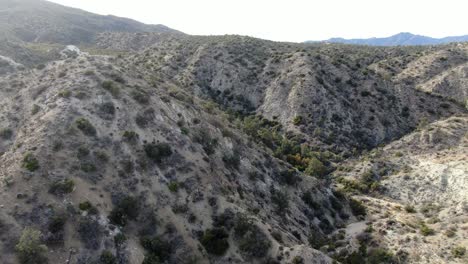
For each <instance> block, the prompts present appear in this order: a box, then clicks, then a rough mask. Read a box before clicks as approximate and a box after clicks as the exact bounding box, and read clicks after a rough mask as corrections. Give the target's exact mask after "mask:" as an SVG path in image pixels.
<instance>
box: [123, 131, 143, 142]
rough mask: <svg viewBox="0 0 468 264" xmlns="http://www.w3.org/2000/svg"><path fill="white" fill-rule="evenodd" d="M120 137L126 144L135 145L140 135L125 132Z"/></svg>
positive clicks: (133, 132)
mask: <svg viewBox="0 0 468 264" xmlns="http://www.w3.org/2000/svg"><path fill="white" fill-rule="evenodd" d="M122 137H123V139H124V140H125V141H126V142H129V143H132V144H135V143H136V142H138V140H139V138H140V135H138V133H136V132H135V131H125V132H124V133H123V135H122Z"/></svg>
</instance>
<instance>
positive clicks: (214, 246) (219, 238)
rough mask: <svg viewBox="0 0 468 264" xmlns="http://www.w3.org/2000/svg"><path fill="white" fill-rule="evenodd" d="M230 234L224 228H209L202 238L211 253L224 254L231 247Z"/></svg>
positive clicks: (202, 242)
mask: <svg viewBox="0 0 468 264" xmlns="http://www.w3.org/2000/svg"><path fill="white" fill-rule="evenodd" d="M228 238H229V234H228V233H227V232H226V230H225V229H224V228H213V229H207V230H206V231H205V233H204V234H203V236H202V238H201V239H200V242H201V244H202V245H203V247H204V248H205V249H206V251H207V252H208V253H209V254H212V255H216V256H222V255H224V253H226V251H227V250H228V248H229V242H228Z"/></svg>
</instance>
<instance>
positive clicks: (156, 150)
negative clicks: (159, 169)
mask: <svg viewBox="0 0 468 264" xmlns="http://www.w3.org/2000/svg"><path fill="white" fill-rule="evenodd" d="M144 150H145V153H146V156H147V157H148V158H150V159H151V160H153V161H154V162H157V163H161V162H162V160H163V159H164V158H167V157H169V156H171V155H172V149H171V147H170V146H169V144H167V143H150V144H146V145H145V146H144Z"/></svg>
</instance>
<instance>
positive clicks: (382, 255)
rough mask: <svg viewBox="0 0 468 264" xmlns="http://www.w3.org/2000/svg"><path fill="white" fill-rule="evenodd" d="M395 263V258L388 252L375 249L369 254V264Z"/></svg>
mask: <svg viewBox="0 0 468 264" xmlns="http://www.w3.org/2000/svg"><path fill="white" fill-rule="evenodd" d="M395 261H396V260H395V256H394V255H393V254H392V253H391V252H389V251H388V250H385V249H382V248H375V249H371V250H369V252H368V256H367V263H369V264H393V263H395Z"/></svg>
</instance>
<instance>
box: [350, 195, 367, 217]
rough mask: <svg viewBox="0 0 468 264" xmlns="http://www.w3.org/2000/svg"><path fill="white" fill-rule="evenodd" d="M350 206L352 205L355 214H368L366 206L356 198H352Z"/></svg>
mask: <svg viewBox="0 0 468 264" xmlns="http://www.w3.org/2000/svg"><path fill="white" fill-rule="evenodd" d="M349 206H350V207H351V211H352V212H353V214H354V215H356V216H358V215H366V207H365V206H364V205H362V202H360V201H358V200H356V199H350V200H349Z"/></svg>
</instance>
